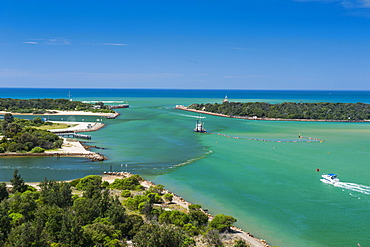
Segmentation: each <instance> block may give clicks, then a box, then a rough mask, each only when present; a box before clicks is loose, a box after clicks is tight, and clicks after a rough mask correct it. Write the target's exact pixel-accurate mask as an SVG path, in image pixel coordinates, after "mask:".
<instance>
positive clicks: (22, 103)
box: [0, 98, 114, 114]
mask: <svg viewBox="0 0 370 247" xmlns="http://www.w3.org/2000/svg"><path fill="white" fill-rule="evenodd" d="M53 110H60V111H89V112H102V113H114V110H111V109H110V106H108V105H105V104H104V103H102V102H97V103H95V104H90V103H83V102H81V101H71V100H68V99H11V98H0V111H7V112H12V113H33V114H45V113H53V112H52V111H53Z"/></svg>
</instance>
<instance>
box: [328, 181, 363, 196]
mask: <svg viewBox="0 0 370 247" xmlns="http://www.w3.org/2000/svg"><path fill="white" fill-rule="evenodd" d="M333 185H334V186H335V187H338V188H342V189H347V190H352V191H356V192H360V193H362V194H365V195H370V186H367V185H362V184H356V183H346V182H336V183H334V184H333Z"/></svg>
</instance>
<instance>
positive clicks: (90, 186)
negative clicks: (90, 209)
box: [76, 175, 102, 198]
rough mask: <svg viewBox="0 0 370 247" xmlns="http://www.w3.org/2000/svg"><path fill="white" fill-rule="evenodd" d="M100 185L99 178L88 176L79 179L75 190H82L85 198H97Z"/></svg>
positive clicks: (99, 193)
mask: <svg viewBox="0 0 370 247" xmlns="http://www.w3.org/2000/svg"><path fill="white" fill-rule="evenodd" d="M101 183H102V178H101V176H97V175H89V176H86V177H84V178H81V179H80V181H79V182H78V184H77V185H76V189H78V190H83V191H84V196H85V197H87V198H99V197H100V195H101V190H102V187H101Z"/></svg>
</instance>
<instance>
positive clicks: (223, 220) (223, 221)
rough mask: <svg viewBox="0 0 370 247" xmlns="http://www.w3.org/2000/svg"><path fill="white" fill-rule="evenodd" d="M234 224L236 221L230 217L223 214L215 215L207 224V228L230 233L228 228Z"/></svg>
mask: <svg viewBox="0 0 370 247" xmlns="http://www.w3.org/2000/svg"><path fill="white" fill-rule="evenodd" d="M235 222H236V219H235V218H234V217H232V216H227V215H224V214H218V215H216V216H215V217H214V218H213V220H211V222H209V224H208V225H209V226H210V227H211V228H214V229H217V230H219V231H220V232H224V231H230V227H231V226H232V225H233V224H234V223H235Z"/></svg>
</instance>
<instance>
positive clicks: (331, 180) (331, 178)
mask: <svg viewBox="0 0 370 247" xmlns="http://www.w3.org/2000/svg"><path fill="white" fill-rule="evenodd" d="M321 177H322V179H320V180H321V182H323V183H327V184H335V183H338V182H339V181H340V180H339V179H338V178H337V175H336V174H333V173H329V174H323V175H321Z"/></svg>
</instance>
